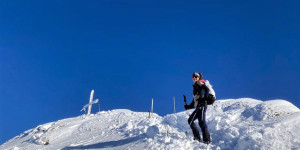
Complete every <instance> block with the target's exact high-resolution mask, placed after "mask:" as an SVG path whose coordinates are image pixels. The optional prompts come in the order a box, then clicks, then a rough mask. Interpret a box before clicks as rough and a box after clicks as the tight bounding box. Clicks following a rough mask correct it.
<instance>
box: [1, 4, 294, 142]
mask: <svg viewBox="0 0 300 150" xmlns="http://www.w3.org/2000/svg"><path fill="white" fill-rule="evenodd" d="M299 8H300V1H298V0H294V1H290V0H282V1H276V0H275V1H260V0H259V1H243V2H241V1H203V0H192V1H176V0H171V1H156V0H154V1H153V0H151V1H148V0H147V1H139V0H136V1H130V2H129V1H110V0H105V1H99V0H90V1H74V0H72V1H71V0H69V1H67V0H65V1H61V0H55V1H54V0H53V1H44V0H37V1H34V0H32V1H27V0H26V1H25V0H24V1H11V0H2V1H0V107H1V108H0V144H1V143H3V142H5V141H6V140H8V139H10V138H12V137H14V136H16V135H18V134H20V133H22V132H23V131H25V130H27V129H30V128H33V127H35V126H37V125H40V124H43V123H47V122H51V121H56V120H59V119H63V118H67V117H75V116H78V115H81V114H83V112H80V109H81V108H82V106H83V105H85V104H86V103H87V102H88V100H89V94H90V91H91V90H92V89H94V90H95V98H99V99H100V103H101V109H102V110H111V109H119V108H125V109H130V110H133V111H143V112H145V111H148V110H149V109H150V104H151V98H154V111H155V112H156V113H158V114H159V115H162V116H163V115H166V114H168V113H172V110H173V106H172V97H173V96H175V97H176V107H177V111H183V110H184V109H183V104H184V103H183V100H182V94H186V95H187V96H188V99H189V102H190V101H191V99H192V96H191V95H192V84H193V82H192V79H191V74H192V73H193V72H194V71H199V72H202V73H203V75H204V77H205V79H208V80H210V82H211V83H212V84H213V86H214V88H215V91H216V93H217V98H218V99H227V98H242V97H250V98H255V99H259V100H271V99H285V100H288V101H290V102H291V103H293V104H294V105H296V106H297V107H300V102H299V100H300V94H299V93H300V89H299V85H300V67H299V66H300V62H299V57H300V52H299V50H300V44H299V43H300V28H299V27H300V17H299V16H300V9H299ZM97 110H98V106H97V107H94V108H93V112H94V113H95V112H97Z"/></svg>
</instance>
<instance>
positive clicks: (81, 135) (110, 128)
mask: <svg viewBox="0 0 300 150" xmlns="http://www.w3.org/2000/svg"><path fill="white" fill-rule="evenodd" d="M191 113H192V110H190V111H184V112H179V113H176V114H170V115H167V116H164V117H161V116H158V115H157V114H153V116H152V117H151V118H149V117H148V112H133V111H130V110H124V109H118V110H111V111H102V112H100V113H97V114H95V115H91V116H85V115H82V116H79V117H75V118H69V119H63V120H59V121H56V122H50V123H47V124H44V125H40V126H37V127H36V128H34V129H30V130H28V131H25V132H24V133H22V134H21V135H19V136H16V137H15V138H13V139H11V140H9V141H8V142H6V143H4V144H3V145H1V146H0V149H5V150H11V149H15V150H16V149H22V150H23V149H25V150H32V149H46V150H47V149H49V150H53V149H64V150H70V149H120V150H121V149H122V150H123V149H169V150H174V149H217V150H219V149H222V150H223V149H230V150H231V149H238V150H243V149H252V150H255V149H265V150H269V149H274V150H278V149H292V150H298V149H300V136H299V135H300V129H299V126H300V110H299V109H298V108H297V107H295V106H294V105H293V104H291V103H289V102H287V101H284V100H271V101H264V102H263V101H259V100H255V99H250V98H242V99H228V100H219V101H216V102H215V104H214V105H213V106H209V107H208V110H207V118H206V120H207V125H208V129H209V131H210V133H211V136H212V144H210V145H206V144H202V143H199V142H196V141H193V140H192V139H193V135H192V133H191V130H190V128H189V126H188V123H187V119H188V117H189V114H191ZM196 123H197V122H196ZM200 131H201V130H200ZM167 132H168V133H167Z"/></svg>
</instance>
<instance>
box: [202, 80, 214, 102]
mask: <svg viewBox="0 0 300 150" xmlns="http://www.w3.org/2000/svg"><path fill="white" fill-rule="evenodd" d="M204 84H205V85H206V86H207V87H208V89H209V93H208V98H207V99H206V101H207V105H212V104H213V103H214V102H215V101H216V93H215V90H214V89H213V88H212V85H211V84H210V83H209V81H208V80H206V81H205V82H204Z"/></svg>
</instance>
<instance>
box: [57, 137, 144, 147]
mask: <svg viewBox="0 0 300 150" xmlns="http://www.w3.org/2000/svg"><path fill="white" fill-rule="evenodd" d="M145 137H146V136H145V134H141V135H138V136H135V137H130V138H127V139H122V140H117V141H107V142H102V143H95V144H90V145H78V146H67V147H65V148H63V149H62V150H72V149H100V148H112V147H118V146H122V145H125V144H128V143H132V142H136V141H138V140H140V139H143V138H145Z"/></svg>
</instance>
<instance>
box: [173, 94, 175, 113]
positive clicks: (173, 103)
mask: <svg viewBox="0 0 300 150" xmlns="http://www.w3.org/2000/svg"><path fill="white" fill-rule="evenodd" d="M173 104H174V114H176V109H175V96H173Z"/></svg>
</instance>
